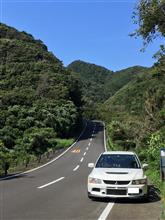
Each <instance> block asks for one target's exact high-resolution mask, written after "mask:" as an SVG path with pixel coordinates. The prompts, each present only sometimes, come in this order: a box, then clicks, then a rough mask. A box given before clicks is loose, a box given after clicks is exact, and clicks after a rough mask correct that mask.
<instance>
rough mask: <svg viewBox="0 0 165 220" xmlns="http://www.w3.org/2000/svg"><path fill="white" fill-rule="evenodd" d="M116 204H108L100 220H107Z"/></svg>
mask: <svg viewBox="0 0 165 220" xmlns="http://www.w3.org/2000/svg"><path fill="white" fill-rule="evenodd" d="M114 204H115V203H113V202H109V203H108V204H107V206H106V207H105V209H104V211H103V212H102V213H101V215H100V217H99V219H98V220H105V219H106V218H107V217H108V215H109V213H110V211H111V210H112V208H113V206H114Z"/></svg>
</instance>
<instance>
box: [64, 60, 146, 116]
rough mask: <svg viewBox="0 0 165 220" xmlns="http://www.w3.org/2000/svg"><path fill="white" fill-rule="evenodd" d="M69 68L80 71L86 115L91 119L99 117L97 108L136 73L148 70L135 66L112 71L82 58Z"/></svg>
mask: <svg viewBox="0 0 165 220" xmlns="http://www.w3.org/2000/svg"><path fill="white" fill-rule="evenodd" d="M68 69H69V70H71V71H73V72H76V73H79V78H80V79H81V81H82V93H83V101H84V114H85V117H88V118H91V119H92V118H98V117H99V112H98V111H97V109H98V107H99V106H100V105H101V104H103V103H104V102H105V101H106V100H107V99H108V98H109V97H111V96H113V95H114V94H115V93H116V92H117V91H118V90H119V89H120V88H122V87H123V86H124V85H126V84H127V83H128V82H130V81H131V80H133V79H134V77H135V76H136V75H138V74H139V73H141V72H146V71H147V68H144V67H140V66H134V67H130V68H127V69H124V70H121V71H117V72H112V71H110V70H108V69H106V68H104V67H101V66H98V65H95V64H90V63H86V62H84V61H80V60H78V61H74V62H72V63H71V64H70V65H69V66H68Z"/></svg>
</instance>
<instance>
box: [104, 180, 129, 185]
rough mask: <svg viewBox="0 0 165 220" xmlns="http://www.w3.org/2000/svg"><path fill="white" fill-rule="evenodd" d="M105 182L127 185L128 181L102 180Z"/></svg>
mask: <svg viewBox="0 0 165 220" xmlns="http://www.w3.org/2000/svg"><path fill="white" fill-rule="evenodd" d="M103 182H104V183H105V184H109V185H128V184H129V183H130V181H114V180H103Z"/></svg>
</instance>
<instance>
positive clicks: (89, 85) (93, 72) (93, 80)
mask: <svg viewBox="0 0 165 220" xmlns="http://www.w3.org/2000/svg"><path fill="white" fill-rule="evenodd" d="M67 68H68V69H69V70H71V71H73V72H76V73H79V74H80V78H81V80H82V83H83V95H84V97H85V99H86V101H87V102H93V103H99V102H103V101H105V100H106V99H107V98H108V97H109V96H108V94H107V91H106V88H105V83H106V81H107V80H110V78H111V74H112V71H110V70H108V69H106V68H104V67H102V66H98V65H95V64H91V63H86V62H84V61H81V60H78V61H74V62H72V63H71V64H69V65H68V67H67Z"/></svg>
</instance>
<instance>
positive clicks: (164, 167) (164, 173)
mask: <svg viewBox="0 0 165 220" xmlns="http://www.w3.org/2000/svg"><path fill="white" fill-rule="evenodd" d="M160 178H161V181H165V148H162V149H160Z"/></svg>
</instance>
